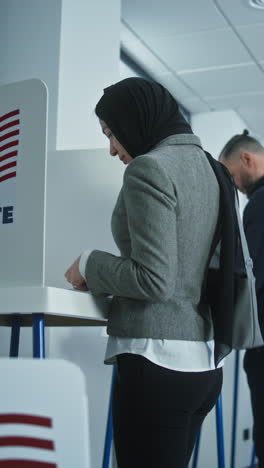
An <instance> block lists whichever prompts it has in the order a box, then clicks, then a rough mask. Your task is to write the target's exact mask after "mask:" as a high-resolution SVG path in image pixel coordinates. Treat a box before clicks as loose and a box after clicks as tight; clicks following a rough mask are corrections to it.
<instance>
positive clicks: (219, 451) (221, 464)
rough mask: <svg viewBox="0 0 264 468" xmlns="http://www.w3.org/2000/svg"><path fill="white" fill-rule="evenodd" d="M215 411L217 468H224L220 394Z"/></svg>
mask: <svg viewBox="0 0 264 468" xmlns="http://www.w3.org/2000/svg"><path fill="white" fill-rule="evenodd" d="M215 410H216V432H217V454H218V468H225V450H224V429H223V409H222V394H221V395H220V396H219V398H218V400H217V402H216V407H215Z"/></svg>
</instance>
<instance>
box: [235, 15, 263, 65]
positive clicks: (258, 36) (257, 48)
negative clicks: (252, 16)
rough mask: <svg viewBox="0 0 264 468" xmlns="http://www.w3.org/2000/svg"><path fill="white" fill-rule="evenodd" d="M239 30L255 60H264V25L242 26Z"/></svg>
mask: <svg viewBox="0 0 264 468" xmlns="http://www.w3.org/2000/svg"><path fill="white" fill-rule="evenodd" d="M237 30H238V33H239V34H240V35H241V37H242V39H244V41H245V42H246V44H247V46H248V47H249V49H250V50H251V52H252V53H253V55H254V56H255V58H256V59H257V60H264V47H263V44H264V41H263V37H264V23H262V24H255V25H250V26H240V27H238V28H237Z"/></svg>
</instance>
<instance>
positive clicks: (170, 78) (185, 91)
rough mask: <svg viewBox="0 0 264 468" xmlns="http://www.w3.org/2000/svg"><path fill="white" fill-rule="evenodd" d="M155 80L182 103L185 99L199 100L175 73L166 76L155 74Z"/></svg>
mask: <svg viewBox="0 0 264 468" xmlns="http://www.w3.org/2000/svg"><path fill="white" fill-rule="evenodd" d="M153 78H154V79H155V80H156V81H158V82H159V83H161V84H162V85H163V86H164V87H165V88H167V89H168V90H169V92H170V93H171V94H172V95H173V96H174V97H175V99H177V100H179V101H181V100H183V99H192V98H197V96H196V95H195V94H194V93H192V91H191V90H190V89H189V88H188V87H187V86H186V85H184V84H183V83H182V82H181V81H180V80H179V79H178V78H177V77H176V76H175V75H174V74H173V73H168V74H166V75H157V74H154V76H153Z"/></svg>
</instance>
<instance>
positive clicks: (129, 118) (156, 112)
mask: <svg viewBox="0 0 264 468" xmlns="http://www.w3.org/2000/svg"><path fill="white" fill-rule="evenodd" d="M95 112H96V115H97V116H98V117H99V118H100V119H101V120H103V121H104V122H105V123H106V124H107V126H108V127H109V129H110V130H111V131H112V132H113V134H114V136H115V137H116V138H117V140H118V141H119V143H121V145H122V146H123V147H124V148H125V150H126V151H127V152H128V153H129V154H130V156H132V157H133V158H135V157H136V156H138V155H139V154H144V153H147V152H148V151H150V150H151V149H152V148H153V147H154V146H155V145H156V144H157V143H159V142H160V141H161V140H163V139H164V138H166V137H168V136H170V135H175V134H177V133H192V129H191V127H190V125H189V124H188V123H187V121H186V120H185V118H184V117H183V115H182V114H181V112H180V111H179V107H178V104H177V102H176V101H175V99H174V98H173V97H172V95H171V94H170V93H169V91H168V90H167V89H166V88H164V87H163V86H162V85H160V84H159V83H156V82H154V81H147V80H144V79H143V78H126V79H125V80H122V81H119V82H118V83H116V84H114V85H112V86H109V87H108V88H105V89H104V94H103V96H102V97H101V99H100V100H99V102H98V103H97V105H96V108H95Z"/></svg>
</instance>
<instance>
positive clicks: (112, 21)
mask: <svg viewBox="0 0 264 468" xmlns="http://www.w3.org/2000/svg"><path fill="white" fill-rule="evenodd" d="M120 14H121V13H120V0H111V1H109V0H96V1H94V0H62V24H61V48H60V64H59V100H58V131H57V145H56V148H57V149H58V150H61V149H86V148H102V147H103V146H104V145H105V143H104V140H103V136H102V132H101V130H100V128H99V127H98V125H97V119H96V118H95V115H94V107H95V104H96V103H97V101H98V100H99V98H100V97H101V95H102V94H103V89H104V88H105V87H106V86H109V85H111V84H113V83H115V82H116V81H118V79H119V70H118V67H119V49H120Z"/></svg>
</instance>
